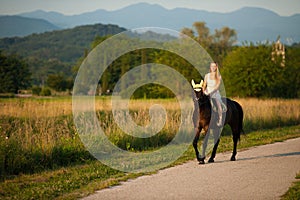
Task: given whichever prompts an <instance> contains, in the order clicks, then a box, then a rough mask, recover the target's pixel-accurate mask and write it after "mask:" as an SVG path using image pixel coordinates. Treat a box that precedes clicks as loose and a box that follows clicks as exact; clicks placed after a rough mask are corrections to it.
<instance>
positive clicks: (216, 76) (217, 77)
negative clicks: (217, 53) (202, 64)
mask: <svg viewBox="0 0 300 200" xmlns="http://www.w3.org/2000/svg"><path fill="white" fill-rule="evenodd" d="M210 64H215V65H216V67H217V70H216V73H215V79H216V80H218V79H219V78H220V76H219V74H220V72H219V65H218V63H217V62H211V63H210ZM209 72H212V71H211V69H210V68H209Z"/></svg>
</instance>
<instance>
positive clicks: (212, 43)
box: [181, 22, 237, 63]
mask: <svg viewBox="0 0 300 200" xmlns="http://www.w3.org/2000/svg"><path fill="white" fill-rule="evenodd" d="M181 33H182V34H184V35H187V36H189V37H191V38H193V39H194V40H196V41H197V42H198V43H199V44H200V45H201V46H202V47H203V48H205V49H206V51H207V52H209V53H210V54H211V56H212V58H213V59H214V60H215V61H216V62H218V63H222V61H223V58H224V57H225V56H226V55H227V53H228V52H230V51H231V50H232V47H233V45H234V44H235V43H236V41H237V33H236V31H235V30H234V29H231V28H229V27H227V26H224V27H222V28H221V29H216V30H215V32H214V34H211V32H210V30H209V28H208V27H207V26H206V23H205V22H194V24H193V28H186V27H185V28H183V29H182V30H181Z"/></svg>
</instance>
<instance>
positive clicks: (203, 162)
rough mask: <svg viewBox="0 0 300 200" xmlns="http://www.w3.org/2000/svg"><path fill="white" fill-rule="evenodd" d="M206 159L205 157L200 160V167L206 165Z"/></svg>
mask: <svg viewBox="0 0 300 200" xmlns="http://www.w3.org/2000/svg"><path fill="white" fill-rule="evenodd" d="M204 160H205V157H203V158H199V160H198V161H199V165H204V164H205V161H204Z"/></svg>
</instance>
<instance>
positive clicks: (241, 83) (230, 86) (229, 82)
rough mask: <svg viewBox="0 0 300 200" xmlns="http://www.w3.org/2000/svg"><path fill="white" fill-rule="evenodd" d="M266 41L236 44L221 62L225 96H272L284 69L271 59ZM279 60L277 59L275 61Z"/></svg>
mask: <svg viewBox="0 0 300 200" xmlns="http://www.w3.org/2000/svg"><path fill="white" fill-rule="evenodd" d="M271 52H272V47H271V45H268V44H258V45H254V44H250V45H248V46H242V47H237V48H236V49H235V50H233V51H232V52H230V53H229V54H228V55H227V56H226V58H225V59H224V62H223V69H222V70H221V72H222V77H223V80H224V84H225V87H226V94H227V95H228V96H242V97H271V96H273V95H274V94H273V92H274V91H273V89H272V88H274V87H276V85H278V82H280V81H281V80H282V74H283V69H282V67H281V66H280V65H279V64H276V63H275V62H273V61H272V59H271ZM277 63H278V62H277Z"/></svg>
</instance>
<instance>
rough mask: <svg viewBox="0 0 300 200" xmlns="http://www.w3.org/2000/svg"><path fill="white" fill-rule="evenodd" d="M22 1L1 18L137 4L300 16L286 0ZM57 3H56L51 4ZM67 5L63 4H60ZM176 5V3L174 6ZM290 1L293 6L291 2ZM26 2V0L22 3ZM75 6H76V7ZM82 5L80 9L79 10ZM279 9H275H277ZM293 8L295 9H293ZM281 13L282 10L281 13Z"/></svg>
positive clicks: (9, 4) (0, 9)
mask: <svg viewBox="0 0 300 200" xmlns="http://www.w3.org/2000/svg"><path fill="white" fill-rule="evenodd" d="M19 1H22V0H10V1H9V2H8V0H5V2H6V3H4V4H3V3H2V6H1V7H0V15H19V14H23V13H28V12H34V11H39V10H40V11H45V12H57V13H60V14H63V15H66V16H72V15H80V14H83V13H88V12H95V11H97V10H106V11H116V10H121V9H124V8H126V7H128V6H132V5H136V4H141V3H145V4H149V5H159V6H161V7H163V8H165V9H167V10H173V9H175V8H186V9H193V10H203V11H208V12H217V13H230V12H234V11H236V10H239V9H242V8H245V7H253V8H262V9H266V10H269V11H272V12H274V13H276V14H278V15H280V16H286V17H288V16H292V15H295V14H300V4H299V5H298V4H297V6H296V5H294V4H293V5H292V4H291V2H294V3H296V1H297V0H289V1H284V5H285V6H284V7H282V1H280V0H277V1H276V2H274V1H272V3H269V2H270V1H267V0H265V1H262V0H260V1H259V2H260V3H259V2H258V0H255V1H251V2H252V3H246V2H245V1H240V0H239V3H238V4H237V5H235V6H232V4H234V3H237V0H230V1H228V2H227V4H228V5H227V4H226V6H224V5H225V4H222V3H219V2H220V1H218V0H213V1H210V2H209V3H208V2H201V1H200V2H199V1H198V2H195V1H193V0H187V1H186V3H185V4H183V3H181V4H178V3H179V2H178V1H173V2H172V3H171V2H170V0H161V1H158V0H144V1H133V0H130V1H127V2H129V3H124V1H121V0H116V1H114V2H116V3H115V4H112V3H105V4H103V2H102V3H100V4H99V5H94V6H91V5H90V4H87V5H86V4H84V5H85V6H82V4H81V3H76V1H77V2H78V0H75V1H74V0H73V2H75V3H72V4H67V1H68V0H65V1H64V3H63V4H67V5H72V6H73V7H72V6H71V7H72V8H70V9H71V10H68V9H65V8H66V7H68V6H59V5H57V2H56V4H55V2H54V4H53V3H52V4H50V5H49V4H48V3H49V2H39V4H36V5H34V6H31V5H30V3H29V4H28V5H27V6H24V4H21V5H22V7H19V6H20V5H19V4H18V5H19V6H16V5H15V4H16V3H18V2H19ZM26 1H28V2H31V3H32V2H34V1H36V0H26ZM51 2H53V1H51ZM60 2H63V1H60ZM174 2H175V3H174ZM288 2H290V4H289V3H288ZM22 3H24V0H23V1H22ZM41 3H42V4H41ZM74 6H75V7H74ZM78 6H79V7H78ZM274 6H275V7H274ZM292 8H293V9H292ZM280 10H281V11H280Z"/></svg>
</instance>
